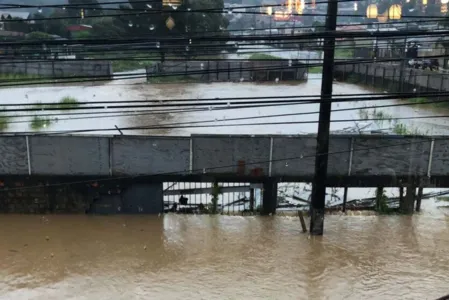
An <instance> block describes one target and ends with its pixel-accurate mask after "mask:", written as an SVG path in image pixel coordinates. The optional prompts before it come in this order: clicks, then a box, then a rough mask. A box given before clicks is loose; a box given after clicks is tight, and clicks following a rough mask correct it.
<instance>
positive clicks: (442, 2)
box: [441, 0, 449, 4]
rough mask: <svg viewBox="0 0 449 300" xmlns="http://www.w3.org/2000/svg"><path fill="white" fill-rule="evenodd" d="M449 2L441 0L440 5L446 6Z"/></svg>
mask: <svg viewBox="0 0 449 300" xmlns="http://www.w3.org/2000/svg"><path fill="white" fill-rule="evenodd" d="M448 3H449V0H441V4H448Z"/></svg>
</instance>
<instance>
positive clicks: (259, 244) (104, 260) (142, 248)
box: [0, 202, 449, 300]
mask: <svg viewBox="0 0 449 300" xmlns="http://www.w3.org/2000/svg"><path fill="white" fill-rule="evenodd" d="M426 203H427V202H426ZM423 209H424V211H423V213H421V214H419V215H415V216H413V217H407V216H336V215H332V216H326V220H325V228H326V229H325V236H324V237H309V236H308V235H307V234H302V233H301V230H300V223H299V220H298V219H297V218H295V217H286V216H282V217H279V216H277V217H236V216H195V215H190V216H187V215H165V216H161V217H157V216H107V217H106V216H102V217H101V216H44V217H42V216H34V215H28V216H25V215H2V216H1V218H0V240H1V243H0V257H1V260H0V299H109V300H115V299H357V300H358V299H436V298H438V297H440V296H442V295H444V294H449V286H448V284H447V274H448V272H449V256H448V255H447V250H448V249H449V234H448V230H449V217H447V216H446V214H445V211H444V209H438V208H435V207H431V208H427V207H426V205H425V203H424V206H423ZM307 224H308V223H307Z"/></svg>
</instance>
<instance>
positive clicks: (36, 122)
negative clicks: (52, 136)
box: [30, 116, 51, 131]
mask: <svg viewBox="0 0 449 300" xmlns="http://www.w3.org/2000/svg"><path fill="white" fill-rule="evenodd" d="M50 124H51V119H49V118H44V117H39V116H34V117H33V119H32V120H31V122H30V127H31V129H33V130H35V131H37V130H40V129H42V128H46V127H48V126H50Z"/></svg>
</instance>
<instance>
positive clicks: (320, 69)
mask: <svg viewBox="0 0 449 300" xmlns="http://www.w3.org/2000/svg"><path fill="white" fill-rule="evenodd" d="M321 73H323V67H321V66H316V67H309V74H321Z"/></svg>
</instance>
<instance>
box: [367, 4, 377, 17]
mask: <svg viewBox="0 0 449 300" xmlns="http://www.w3.org/2000/svg"><path fill="white" fill-rule="evenodd" d="M377 15H378V11H377V5H376V4H370V5H368V7H367V8H366V17H367V18H368V19H376V18H377Z"/></svg>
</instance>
